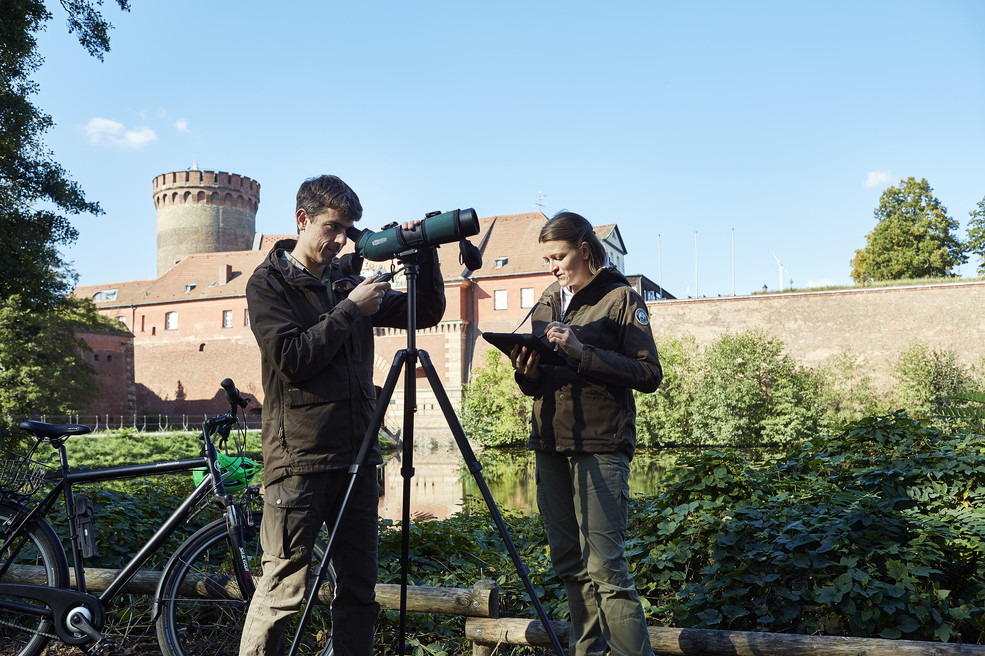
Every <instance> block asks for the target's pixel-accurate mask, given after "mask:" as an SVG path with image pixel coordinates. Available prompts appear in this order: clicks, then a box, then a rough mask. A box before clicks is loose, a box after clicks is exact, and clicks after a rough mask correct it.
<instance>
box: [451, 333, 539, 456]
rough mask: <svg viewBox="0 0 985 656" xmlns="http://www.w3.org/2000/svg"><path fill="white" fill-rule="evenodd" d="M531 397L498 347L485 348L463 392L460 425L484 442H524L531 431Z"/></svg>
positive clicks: (492, 443)
mask: <svg viewBox="0 0 985 656" xmlns="http://www.w3.org/2000/svg"><path fill="white" fill-rule="evenodd" d="M532 411H533V399H532V398H530V397H529V396H525V395H524V394H523V393H522V392H520V389H519V388H518V387H517V385H516V381H515V380H514V379H513V367H511V366H510V363H509V360H508V359H507V358H506V356H504V355H503V354H502V353H500V352H499V350H497V349H493V348H491V349H488V350H487V351H486V352H485V355H484V359H483V366H482V367H478V368H476V369H473V370H472V377H471V380H470V381H469V383H468V385H466V387H465V390H464V391H463V393H462V407H461V412H462V417H461V420H462V427H463V428H464V429H465V433H466V435H468V436H469V437H471V438H472V439H475V440H477V441H479V442H481V443H482V444H484V445H485V446H509V445H517V444H522V443H524V442H526V439H527V437H529V435H530V413H531V412H532Z"/></svg>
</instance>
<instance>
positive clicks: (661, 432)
mask: <svg viewBox="0 0 985 656" xmlns="http://www.w3.org/2000/svg"><path fill="white" fill-rule="evenodd" d="M657 352H658V353H659V355H660V365H661V367H662V368H663V373H664V379H663V382H662V383H660V387H659V388H657V391H656V392H654V393H653V394H643V393H641V392H637V391H634V392H633V396H634V397H635V399H636V436H637V437H636V439H637V442H638V444H640V445H641V446H645V447H655V446H687V445H695V443H696V442H697V441H698V437H697V435H695V433H694V425H693V424H694V413H695V399H696V398H697V396H698V386H699V383H700V379H699V376H700V369H701V364H700V362H701V353H700V351H699V350H698V344H697V342H696V341H695V339H694V336H693V335H690V334H685V335H682V336H680V337H672V338H669V339H667V340H666V341H662V342H658V343H657Z"/></svg>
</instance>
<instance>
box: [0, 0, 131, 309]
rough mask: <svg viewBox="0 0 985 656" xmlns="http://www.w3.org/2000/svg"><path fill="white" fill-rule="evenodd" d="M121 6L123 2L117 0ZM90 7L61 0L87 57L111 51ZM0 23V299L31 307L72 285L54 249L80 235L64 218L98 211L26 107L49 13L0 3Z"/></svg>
mask: <svg viewBox="0 0 985 656" xmlns="http://www.w3.org/2000/svg"><path fill="white" fill-rule="evenodd" d="M117 1H118V2H119V5H120V7H121V8H122V9H124V10H127V9H128V8H129V5H128V0H117ZM101 3H102V0H96V1H95V3H92V2H88V1H86V0H62V2H61V4H62V7H63V8H64V9H65V11H66V12H67V14H68V26H69V31H70V32H72V33H74V34H76V36H77V37H78V39H79V41H80V43H82V45H83V46H84V47H85V48H86V50H88V51H89V53H90V54H92V55H94V56H96V57H98V58H99V59H102V55H103V53H104V52H106V51H108V50H109V29H110V27H111V26H110V24H109V23H108V22H106V21H105V20H104V19H103V18H102V16H101V15H100V13H99V11H98V9H97V7H98V6H99V5H101ZM2 15H3V21H2V22H0V298H10V297H12V296H14V295H18V296H19V298H20V300H21V303H23V304H24V305H25V306H26V307H30V308H32V309H35V310H40V309H45V308H50V307H53V306H55V305H58V303H59V302H60V300H61V299H62V298H63V297H64V296H65V294H67V293H68V292H69V291H70V290H71V287H72V285H73V284H74V277H73V275H72V272H71V271H70V270H68V268H67V267H66V265H65V263H64V262H63V261H62V258H61V255H60V254H59V251H58V248H59V247H60V246H65V245H68V244H71V243H73V242H74V241H75V240H76V238H77V237H78V231H77V230H76V229H75V228H74V227H73V226H72V224H71V222H70V221H69V219H68V215H78V214H83V213H88V214H99V213H101V211H102V210H101V209H100V207H99V205H98V204H97V203H92V202H89V201H87V200H86V198H85V194H84V193H83V191H82V189H81V188H80V187H79V185H78V184H77V183H76V182H74V181H72V180H70V179H69V178H68V174H67V172H66V171H65V170H64V169H63V168H62V166H61V165H59V164H58V163H57V162H56V161H55V160H54V155H53V153H52V152H51V151H49V150H48V149H47V148H46V146H45V145H44V142H43V139H42V138H43V136H44V133H45V132H47V131H48V129H50V128H51V127H52V125H54V123H53V121H52V118H51V116H49V115H47V114H45V113H44V112H43V111H41V110H40V109H39V108H38V107H36V106H35V105H34V104H33V103H32V102H31V96H32V95H34V94H35V93H36V92H37V90H38V86H37V83H36V82H34V81H33V80H32V79H31V74H32V73H34V72H35V71H36V70H37V69H38V68H39V67H40V66H41V64H42V62H43V58H42V57H41V55H40V54H39V52H38V50H37V34H38V33H39V32H40V31H41V30H43V29H44V28H45V25H46V23H47V22H48V20H50V19H51V18H52V14H51V13H50V12H49V11H48V10H47V9H46V8H45V5H44V3H43V2H41V1H40V0H4V2H3V9H2Z"/></svg>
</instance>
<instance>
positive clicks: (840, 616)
mask: <svg viewBox="0 0 985 656" xmlns="http://www.w3.org/2000/svg"><path fill="white" fill-rule="evenodd" d="M637 518H638V521H639V522H641V529H642V530H641V531H640V533H641V534H642V535H643V536H646V535H653V536H655V538H654V540H653V541H652V542H651V543H649V544H648V545H647V546H649V547H650V548H649V550H648V552H646V555H645V557H644V558H643V561H642V567H641V569H640V571H642V572H644V573H649V572H652V573H653V574H652V575H646V574H644V576H645V578H643V579H642V581H641V579H639V578H638V579H637V585H638V586H642V587H641V592H643V593H644V594H646V595H647V596H650V597H652V599H651V600H652V601H653V602H654V605H655V606H658V612H657V615H658V617H659V618H660V619H661V620H662V621H663V622H665V623H668V624H673V625H677V626H686V627H696V628H716V629H731V630H768V631H776V632H795V633H829V634H835V635H851V636H881V637H883V638H899V637H904V636H905V637H906V638H910V639H916V640H942V641H947V640H955V639H957V640H961V641H972V642H973V641H976V640H978V639H979V637H980V635H981V632H982V630H983V629H985V621H983V617H985V607H983V602H982V599H983V598H985V438H983V437H981V436H975V435H968V436H963V437H962V438H961V439H957V438H950V439H949V438H945V437H944V436H943V435H942V434H940V433H939V432H937V431H935V430H934V429H932V428H928V427H926V426H924V425H921V424H919V423H918V422H916V421H915V420H912V419H910V418H909V417H907V416H906V414H905V413H902V412H901V413H897V414H895V415H892V416H886V417H871V418H867V419H865V420H863V421H861V422H859V423H857V424H855V425H853V426H851V427H849V428H848V429H846V430H845V431H844V432H842V433H840V434H838V435H835V436H832V437H830V438H829V439H821V438H818V439H815V440H812V441H810V442H808V443H806V444H805V445H804V446H801V447H796V448H793V449H791V450H790V451H788V452H787V453H785V454H783V455H782V456H781V457H778V458H776V459H775V460H773V461H771V462H770V463H768V464H767V465H766V466H765V467H761V468H755V467H753V466H752V465H750V464H749V462H748V460H747V459H745V458H742V457H737V456H736V454H735V453H734V452H709V453H706V454H702V455H700V456H696V457H694V458H692V459H690V460H689V461H688V462H687V464H686V466H685V467H683V468H681V469H680V470H679V472H678V475H677V477H676V479H675V480H674V481H673V482H672V484H671V486H670V488H669V489H668V492H667V493H666V494H665V495H662V496H661V497H657V498H655V499H653V500H652V501H651V502H650V504H649V505H648V507H647V508H646V509H645V511H643V512H641V513H640V512H638V514H637ZM632 523H633V521H632V520H631V524H632ZM678 586H682V587H678Z"/></svg>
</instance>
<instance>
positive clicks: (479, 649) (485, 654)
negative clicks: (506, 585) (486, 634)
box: [472, 579, 499, 656]
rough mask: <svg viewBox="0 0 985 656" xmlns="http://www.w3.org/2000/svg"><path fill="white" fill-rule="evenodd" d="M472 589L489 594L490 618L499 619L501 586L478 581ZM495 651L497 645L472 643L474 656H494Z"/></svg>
mask: <svg viewBox="0 0 985 656" xmlns="http://www.w3.org/2000/svg"><path fill="white" fill-rule="evenodd" d="M472 587H473V588H474V589H476V590H483V591H488V592H489V594H490V604H489V615H488V617H499V586H498V585H497V584H496V582H495V581H491V580H489V579H482V580H481V581H476V582H475V585H474V586H472ZM495 649H496V647H495V645H487V644H483V643H480V642H474V641H473V642H472V656H492V653H493V651H495Z"/></svg>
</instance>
